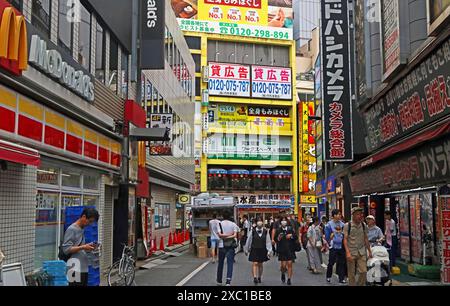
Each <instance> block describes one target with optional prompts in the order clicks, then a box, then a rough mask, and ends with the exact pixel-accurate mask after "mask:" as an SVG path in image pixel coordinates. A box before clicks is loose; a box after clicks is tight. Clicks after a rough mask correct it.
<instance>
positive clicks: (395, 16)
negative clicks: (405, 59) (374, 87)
mask: <svg viewBox="0 0 450 306" xmlns="http://www.w3.org/2000/svg"><path fill="white" fill-rule="evenodd" d="M398 1H399V0H385V1H382V2H381V3H382V8H381V9H382V29H383V38H384V39H383V55H384V56H383V60H384V65H383V68H384V75H385V76H387V75H390V74H391V73H392V72H393V71H394V70H395V69H396V68H397V67H398V66H399V65H400V21H399V13H400V12H399V6H398V4H399V3H398Z"/></svg>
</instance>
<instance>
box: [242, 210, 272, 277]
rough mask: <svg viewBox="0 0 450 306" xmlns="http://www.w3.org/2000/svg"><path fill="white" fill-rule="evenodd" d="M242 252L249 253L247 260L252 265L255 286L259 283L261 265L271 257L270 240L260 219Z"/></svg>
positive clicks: (261, 271)
mask: <svg viewBox="0 0 450 306" xmlns="http://www.w3.org/2000/svg"><path fill="white" fill-rule="evenodd" d="M244 252H245V255H248V254H249V253H250V256H249V257H248V260H249V261H251V262H252V263H253V266H252V270H253V282H254V283H255V285H257V284H258V283H261V277H262V274H263V263H264V262H266V261H268V260H269V257H270V256H272V239H271V238H270V233H269V231H268V230H267V229H266V228H265V227H264V222H263V220H262V218H258V219H257V221H256V228H255V229H253V230H252V232H251V233H249V235H248V238H247V243H246V244H245V247H244Z"/></svg>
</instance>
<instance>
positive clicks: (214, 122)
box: [208, 104, 292, 134]
mask: <svg viewBox="0 0 450 306" xmlns="http://www.w3.org/2000/svg"><path fill="white" fill-rule="evenodd" d="M208 128H222V129H244V130H248V131H249V130H255V129H256V130H263V131H265V132H267V134H274V133H275V134H276V133H277V132H278V131H291V130H292V125H291V118H290V117H289V109H288V108H283V107H272V106H269V107H258V106H256V107H255V106H247V105H237V104H211V105H210V106H209V108H208Z"/></svg>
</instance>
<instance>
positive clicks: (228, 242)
mask: <svg viewBox="0 0 450 306" xmlns="http://www.w3.org/2000/svg"><path fill="white" fill-rule="evenodd" d="M219 226H220V232H221V233H222V234H223V228H222V223H219ZM222 240H223V247H224V248H231V249H235V248H237V247H238V244H237V241H236V239H234V238H222Z"/></svg>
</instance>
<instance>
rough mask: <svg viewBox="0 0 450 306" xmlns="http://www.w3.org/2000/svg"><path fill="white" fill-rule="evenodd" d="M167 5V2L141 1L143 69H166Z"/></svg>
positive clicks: (157, 0)
mask: <svg viewBox="0 0 450 306" xmlns="http://www.w3.org/2000/svg"><path fill="white" fill-rule="evenodd" d="M165 4H166V1H160V0H141V10H140V13H141V18H140V19H141V44H140V49H141V50H140V59H141V63H140V66H141V68H142V69H164V63H165V59H164V37H165V35H166V31H165V17H166V16H165V14H166V13H165Z"/></svg>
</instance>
